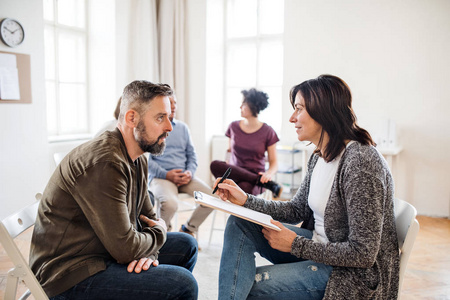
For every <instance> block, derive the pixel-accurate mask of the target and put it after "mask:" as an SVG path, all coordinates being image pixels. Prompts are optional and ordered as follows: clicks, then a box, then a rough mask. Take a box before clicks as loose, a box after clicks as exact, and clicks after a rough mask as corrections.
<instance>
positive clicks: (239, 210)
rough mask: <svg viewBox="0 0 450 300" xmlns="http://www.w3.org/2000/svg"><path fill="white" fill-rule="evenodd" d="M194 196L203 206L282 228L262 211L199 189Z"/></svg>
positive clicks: (272, 227)
mask: <svg viewBox="0 0 450 300" xmlns="http://www.w3.org/2000/svg"><path fill="white" fill-rule="evenodd" d="M194 198H195V202H197V203H199V204H201V205H203V206H207V207H211V208H214V209H217V210H220V211H223V212H226V213H229V214H232V215H233V216H236V217H239V218H241V219H245V220H247V221H250V222H253V223H256V224H259V225H261V226H264V227H267V228H269V229H273V230H276V231H280V230H281V229H280V228H279V227H278V226H276V225H274V224H272V223H271V222H270V220H273V219H272V217H271V216H269V215H267V214H264V213H261V212H259V211H255V210H252V209H249V208H246V207H243V206H240V205H236V204H233V203H231V202H228V201H223V200H221V199H218V198H215V197H212V196H210V195H208V194H205V193H202V192H199V191H195V192H194Z"/></svg>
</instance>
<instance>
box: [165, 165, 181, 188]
mask: <svg viewBox="0 0 450 300" xmlns="http://www.w3.org/2000/svg"><path fill="white" fill-rule="evenodd" d="M184 176H185V175H184V173H183V170H182V169H173V170H170V171H168V172H167V174H166V179H167V180H169V181H172V182H173V183H175V184H176V185H177V186H180V185H182V182H183V177H184Z"/></svg>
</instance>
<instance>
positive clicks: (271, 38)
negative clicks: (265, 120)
mask: <svg viewBox="0 0 450 300" xmlns="http://www.w3.org/2000/svg"><path fill="white" fill-rule="evenodd" d="M229 1H230V0H225V3H224V44H223V47H224V55H223V66H224V69H223V72H224V74H223V87H224V89H223V94H224V98H223V99H224V101H223V111H224V112H225V116H224V123H226V124H224V127H226V126H228V124H229V121H230V120H231V119H232V118H231V115H229V112H228V110H227V107H228V105H227V99H228V97H229V95H228V92H229V90H230V89H241V90H242V89H248V88H252V87H254V88H256V89H260V90H262V91H264V89H265V88H279V89H280V90H281V91H282V87H283V83H282V81H283V80H281V83H280V84H279V85H262V84H260V82H259V81H260V78H259V76H258V74H259V68H260V56H261V48H262V47H263V46H262V45H263V44H264V43H267V42H275V43H279V44H280V45H281V47H282V49H283V51H284V26H283V31H282V32H281V33H274V34H264V33H261V19H262V17H261V15H260V11H261V9H260V6H261V1H262V0H256V1H257V16H256V19H257V26H256V35H253V36H248V37H229V36H228V21H229V20H230V18H229V15H228V12H229V10H228V5H229ZM282 1H283V6H284V0H282ZM245 44H252V45H255V48H256V70H255V72H256V73H255V74H256V78H255V86H251V87H249V86H242V85H237V86H235V85H230V84H229V83H228V73H229V69H228V63H229V62H228V54H229V51H230V48H231V47H233V46H236V45H237V46H239V45H245ZM283 61H284V58H283V59H282V62H283ZM279 96H280V97H281V96H282V95H281V94H280V95H279ZM233 97H239V95H233ZM269 97H270V95H269ZM269 101H270V100H269ZM280 119H281V116H280ZM274 129H275V130H276V131H277V132H279V131H281V124H280V128H274Z"/></svg>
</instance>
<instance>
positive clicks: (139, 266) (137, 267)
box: [127, 257, 159, 273]
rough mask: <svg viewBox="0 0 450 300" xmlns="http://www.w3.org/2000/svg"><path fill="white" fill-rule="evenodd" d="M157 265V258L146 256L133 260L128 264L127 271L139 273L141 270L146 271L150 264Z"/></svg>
mask: <svg viewBox="0 0 450 300" xmlns="http://www.w3.org/2000/svg"><path fill="white" fill-rule="evenodd" d="M158 265H159V262H158V260H153V259H150V258H148V257H145V258H141V259H140V260H139V261H137V260H133V261H132V262H130V263H129V264H128V267H127V271H128V273H132V272H133V271H134V272H135V273H141V271H142V270H144V271H147V270H148V269H149V268H150V266H154V267H157V266H158Z"/></svg>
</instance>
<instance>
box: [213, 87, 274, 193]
mask: <svg viewBox="0 0 450 300" xmlns="http://www.w3.org/2000/svg"><path fill="white" fill-rule="evenodd" d="M242 94H243V95H244V100H243V101H242V105H241V117H243V119H242V120H240V121H234V122H232V123H231V124H230V126H229V127H228V130H227V132H226V133H225V135H226V136H227V137H229V138H230V146H229V149H228V152H230V154H231V155H230V159H229V161H228V162H224V161H219V160H215V161H213V162H212V163H211V172H212V173H213V175H214V176H215V177H216V178H217V177H221V176H223V174H224V172H225V171H226V169H227V168H228V167H231V169H232V172H231V174H230V176H229V177H228V178H230V179H233V180H234V181H235V182H236V183H237V184H238V185H239V186H240V187H241V189H243V190H244V191H245V192H246V193H249V194H259V193H261V192H262V188H267V189H269V190H271V191H272V193H273V195H274V197H275V198H277V197H279V196H280V194H281V191H282V188H281V186H280V185H278V184H277V183H276V182H274V181H272V176H273V175H275V173H276V172H277V169H278V164H277V152H276V143H277V142H278V141H279V138H278V136H277V134H276V133H275V131H274V130H273V129H272V127H270V126H269V125H267V124H266V123H263V122H261V121H260V120H259V119H258V114H259V113H260V112H261V111H262V110H264V109H265V108H266V107H267V106H268V105H269V101H268V99H269V97H268V96H267V94H266V93H264V92H261V91H258V90H256V89H254V88H252V89H250V90H248V91H247V90H244V91H242ZM266 151H267V154H268V155H267V156H268V160H269V168H268V169H267V170H266V169H265V153H266Z"/></svg>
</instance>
